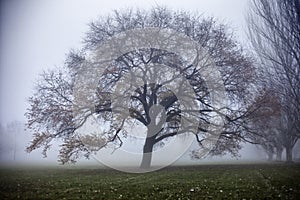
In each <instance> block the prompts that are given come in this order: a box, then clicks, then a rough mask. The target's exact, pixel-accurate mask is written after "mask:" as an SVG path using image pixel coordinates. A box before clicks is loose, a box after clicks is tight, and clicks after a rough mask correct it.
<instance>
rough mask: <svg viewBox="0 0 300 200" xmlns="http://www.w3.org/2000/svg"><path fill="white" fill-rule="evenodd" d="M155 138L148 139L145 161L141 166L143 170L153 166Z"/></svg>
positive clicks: (145, 145)
mask: <svg viewBox="0 0 300 200" xmlns="http://www.w3.org/2000/svg"><path fill="white" fill-rule="evenodd" d="M154 141H155V138H154V137H147V138H146V141H145V144H144V149H143V159H142V162H141V165H140V168H141V169H148V168H150V166H151V159H152V151H153V146H154Z"/></svg>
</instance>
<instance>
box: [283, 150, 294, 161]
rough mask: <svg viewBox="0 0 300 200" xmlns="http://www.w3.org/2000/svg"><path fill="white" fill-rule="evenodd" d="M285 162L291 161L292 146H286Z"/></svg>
mask: <svg viewBox="0 0 300 200" xmlns="http://www.w3.org/2000/svg"><path fill="white" fill-rule="evenodd" d="M285 151H286V162H293V148H292V147H286V148H285Z"/></svg>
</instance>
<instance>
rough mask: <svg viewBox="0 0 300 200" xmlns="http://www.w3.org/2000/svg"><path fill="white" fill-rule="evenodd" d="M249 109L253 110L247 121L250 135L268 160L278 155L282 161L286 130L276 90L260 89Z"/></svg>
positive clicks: (277, 157) (277, 158)
mask: <svg viewBox="0 0 300 200" xmlns="http://www.w3.org/2000/svg"><path fill="white" fill-rule="evenodd" d="M249 110H252V111H253V112H252V114H251V115H249V118H248V119H249V121H248V122H247V125H248V126H249V130H251V133H252V134H249V135H248V137H249V138H250V140H251V141H252V142H253V143H254V144H256V145H258V146H260V147H261V148H262V149H263V150H264V151H265V152H266V154H267V156H268V160H270V161H271V160H273V157H274V155H276V160H278V161H280V160H281V156H282V152H283V148H284V144H283V138H284V135H285V131H286V130H285V129H284V125H283V121H282V118H283V116H282V114H283V113H282V107H281V103H280V99H279V98H278V96H277V95H276V93H274V91H272V90H267V89H266V88H264V89H263V90H260V91H259V95H258V96H256V98H255V100H254V101H253V104H251V106H250V107H249Z"/></svg>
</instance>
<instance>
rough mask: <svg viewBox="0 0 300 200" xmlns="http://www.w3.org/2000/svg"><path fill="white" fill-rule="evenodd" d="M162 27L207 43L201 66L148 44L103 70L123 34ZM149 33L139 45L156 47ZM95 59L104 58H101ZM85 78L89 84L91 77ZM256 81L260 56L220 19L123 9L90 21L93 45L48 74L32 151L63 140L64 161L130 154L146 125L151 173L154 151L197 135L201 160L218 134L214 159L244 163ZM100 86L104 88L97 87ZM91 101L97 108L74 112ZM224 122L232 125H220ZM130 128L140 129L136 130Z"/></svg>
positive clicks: (36, 101) (38, 97)
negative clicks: (123, 150) (124, 150)
mask: <svg viewBox="0 0 300 200" xmlns="http://www.w3.org/2000/svg"><path fill="white" fill-rule="evenodd" d="M153 28H154V29H155V30H159V31H158V32H160V31H161V32H163V31H166V33H167V34H169V35H168V36H170V38H172V37H173V35H172V34H170V33H173V32H172V31H174V32H176V33H177V34H179V35H181V36H183V38H184V37H186V38H190V39H191V40H193V41H194V42H195V44H197V45H196V47H195V49H197V50H199V51H200V50H205V51H203V52H201V53H199V52H197V55H196V58H197V59H193V60H189V59H188V58H187V56H185V55H179V54H178V53H177V52H176V51H177V50H176V49H178V48H179V46H176V45H175V47H174V49H175V50H174V52H172V51H170V50H166V49H165V48H160V47H162V46H156V47H153V46H142V47H140V48H138V49H137V48H136V49H133V50H130V51H126V52H123V51H120V52H121V54H119V55H118V57H114V58H113V59H112V60H110V62H109V63H105V65H104V67H103V63H100V60H99V59H98V58H99V56H100V57H101V56H103V54H105V53H107V52H102V54H101V52H100V53H99V49H101V48H102V47H103V46H104V45H106V44H107V42H111V41H112V42H113V41H114V40H113V39H114V37H116V36H119V35H121V36H122V34H123V35H124V34H125V36H126V33H132V34H134V33H142V32H139V31H141V30H142V31H143V30H150V29H153ZM170 30H171V31H170ZM130 31H135V32H130ZM140 35H141V34H140ZM140 35H136V36H135V35H130V37H129V38H134V39H142V40H145V41H147V38H146V37H141V36H140ZM170 38H166V41H165V42H166V43H165V44H172V42H174V41H171V40H170ZM148 39H149V41H150V40H151V38H148ZM158 40H159V39H158ZM145 41H142V42H145ZM127 42H128V41H127ZM168 42H169V43H168ZM176 42H178V44H179V42H182V41H176ZM124 46H126V43H124ZM113 49H114V48H112V47H111V51H113ZM107 51H108V53H110V50H107ZM95 52H96V55H97V56H98V57H97V56H94V55H95ZM178 52H179V51H178ZM203 55H204V56H203ZM199 56H201V57H200V58H199ZM205 58H209V59H205ZM99 63H100V64H99ZM99 66H102V68H101V71H102V73H101V74H100V76H98V74H95V73H92V71H90V70H89V69H92V68H93V69H94V68H95V67H96V68H97V67H99ZM213 66H214V68H213ZM210 69H217V72H216V71H215V73H218V76H219V77H220V80H215V83H212V82H211V81H210V82H209V81H208V79H207V76H212V77H218V76H217V75H216V74H214V72H213V71H209V70H210ZM83 72H84V73H87V74H88V77H89V79H87V78H84V76H81V74H82V73H83ZM204 72H206V75H205V73H204ZM132 74H134V75H132ZM253 75H254V68H253V65H252V60H251V58H250V57H249V56H247V55H246V54H245V53H244V52H243V49H242V48H241V47H240V45H239V44H238V43H237V42H236V41H235V40H234V37H233V34H232V32H230V30H229V29H228V27H227V26H225V25H223V24H220V23H218V22H216V20H214V19H213V18H203V17H202V16H201V15H198V14H194V13H189V12H183V11H180V12H179V11H171V10H168V9H166V8H162V7H157V8H153V9H151V10H149V11H145V10H130V9H129V10H124V11H115V12H114V13H113V14H112V15H110V16H107V17H101V18H99V20H97V21H93V22H92V23H90V30H89V31H88V33H87V34H86V37H85V38H84V46H83V48H82V49H81V50H79V51H74V50H73V51H71V52H70V53H69V55H68V56H67V58H66V62H65V66H63V67H61V68H58V69H54V70H50V71H47V72H44V73H43V74H42V75H41V77H40V79H39V81H38V82H37V84H36V88H35V93H34V94H33V95H32V96H31V97H30V99H29V102H30V107H29V108H28V111H27V113H26V116H27V118H28V123H27V125H28V127H29V128H30V129H32V130H33V131H34V139H33V140H32V143H31V144H30V146H29V147H28V148H27V149H28V151H32V150H34V149H36V148H40V147H42V148H43V149H44V153H45V154H46V151H47V150H48V149H49V147H50V146H51V142H53V140H54V139H61V140H62V144H61V149H60V152H59V158H60V161H61V162H62V163H66V162H70V161H71V162H75V161H76V160H77V159H78V158H79V157H81V156H85V157H87V158H88V157H89V156H90V155H91V153H93V151H99V150H100V149H102V148H105V147H108V146H111V145H112V146H114V147H115V148H120V147H122V145H123V139H124V138H125V137H128V136H130V135H131V134H132V133H131V132H132V131H137V130H140V129H139V127H145V128H146V130H147V131H146V132H145V133H143V134H144V137H145V143H144V148H143V159H142V162H141V167H144V168H147V167H149V166H150V164H151V155H152V152H153V149H155V148H163V147H164V145H165V144H166V143H168V141H169V140H170V139H171V138H173V137H179V136H181V135H185V134H191V135H193V136H194V137H195V139H196V140H197V142H198V144H199V149H195V150H194V151H192V156H193V157H194V158H201V157H203V156H204V155H202V154H201V152H202V153H203V149H204V148H206V147H205V143H206V142H207V141H209V140H210V138H211V136H212V135H214V134H215V131H214V130H219V131H218V132H219V133H218V136H217V140H216V141H215V143H214V144H215V145H214V146H213V147H212V148H211V149H209V151H208V152H207V153H206V155H207V154H210V155H219V154H225V153H227V152H229V153H231V154H232V155H234V156H236V155H237V154H238V150H239V149H240V142H241V141H243V140H246V137H245V136H246V134H247V132H246V131H245V126H244V124H243V119H244V117H246V116H247V115H248V114H250V113H248V110H247V105H248V104H249V101H250V100H251V98H250V96H251V94H250V93H251V84H252V82H253V77H254V76H253ZM205 76H206V77H205ZM82 77H83V78H82ZM178 77H181V79H180V78H178ZM94 80H96V81H97V86H96V88H93V87H90V84H92V81H94ZM128 80H130V81H128ZM210 80H214V79H213V78H211V79H210ZM217 81H221V83H217ZM78 83H80V84H78ZM220 85H221V86H220ZM91 88H92V90H91ZM220 88H223V89H224V92H225V93H224V95H225V96H224V97H225V99H223V101H224V102H225V104H221V103H220V102H217V103H214V99H216V97H215V96H214V95H213V94H214V91H218V90H220ZM116 91H118V93H117V94H118V95H115V94H116ZM190 92H192V94H193V95H190V94H191V93H190ZM81 98H82V99H84V101H85V102H89V105H88V106H86V105H85V107H81V108H80V109H77V108H74V107H76V106H78V104H77V103H78V101H80V100H81ZM116 102H117V103H116ZM186 105H189V106H186ZM124 113H126V114H124ZM90 117H93V118H92V119H93V120H94V121H95V123H96V124H99V125H100V126H98V127H99V128H98V129H96V130H93V131H90V133H89V134H86V133H85V134H84V136H82V135H80V134H78V132H80V130H81V129H82V127H83V126H84V125H85V124H86V123H88V121H89V119H91V118H90ZM218 117H219V118H218ZM216 118H218V119H219V120H220V119H221V121H222V123H221V124H219V123H217V122H216ZM191 120H192V122H191ZM193 122H196V124H197V126H196V127H195V126H194V125H193ZM129 126H131V127H133V128H131V129H128V127H129ZM84 131H87V129H85V130H84ZM170 153H172V152H170Z"/></svg>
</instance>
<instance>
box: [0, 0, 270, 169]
mask: <svg viewBox="0 0 300 200" xmlns="http://www.w3.org/2000/svg"><path fill="white" fill-rule="evenodd" d="M247 2H248V1H247V0H185V1H181V0H166V1H162V0H145V1H139V0H123V1H121V0H120V1H117V0H109V1H98V0H91V1H84V0H52V1H39V0H27V1H16V0H15V1H11V0H6V1H1V6H0V7H1V11H0V13H1V28H0V30H1V35H0V38H1V39H0V45H1V46H0V48H1V49H0V111H1V112H0V123H1V125H2V127H4V130H7V129H6V125H7V124H8V123H10V122H12V121H15V120H17V121H19V122H20V123H21V124H22V125H21V126H22V127H23V123H24V122H25V121H26V119H25V117H24V113H25V112H26V108H27V107H28V103H27V101H26V99H27V98H28V97H29V96H30V95H31V94H32V90H33V87H34V83H35V81H36V79H37V78H38V75H39V74H40V73H41V72H42V71H43V70H46V69H49V68H53V67H57V66H61V65H63V63H64V59H65V55H66V53H68V51H69V50H70V49H72V48H74V49H79V48H80V47H81V42H82V38H83V37H84V34H85V32H86V31H87V30H88V26H87V24H88V23H89V22H91V20H96V19H97V17H99V16H102V15H106V14H109V13H110V12H112V10H114V9H126V8H141V9H147V8H151V7H154V6H157V5H161V6H167V7H169V8H171V9H175V10H178V9H184V10H188V11H194V12H199V13H204V15H205V16H215V17H216V18H218V19H219V20H220V21H221V22H224V23H226V24H228V25H229V26H230V27H232V28H233V30H234V31H235V35H236V38H237V40H238V41H240V42H241V43H242V44H244V45H247V44H246V34H245V31H246V23H245V19H244V16H245V13H246V11H247ZM23 129H24V127H23V128H21V129H20V130H18V131H17V132H9V131H5V133H2V134H1V150H2V153H1V162H12V163H33V162H34V163H53V164H57V162H56V160H57V153H58V146H57V145H56V144H54V145H53V146H52V147H51V150H50V151H49V153H48V157H47V158H43V156H42V154H41V150H36V151H33V152H32V153H30V154H28V153H26V152H25V148H26V145H28V143H29V141H30V139H31V134H30V133H29V132H28V131H24V130H23ZM264 158H265V155H264V153H262V151H260V150H259V149H257V148H256V147H255V146H253V145H249V144H248V145H246V144H245V145H244V148H243V149H242V151H241V159H242V160H262V159H264ZM215 159H216V160H223V161H224V160H228V159H229V160H236V158H231V157H230V156H224V157H222V158H220V157H216V158H215ZM207 160H208V161H209V159H207ZM95 162H96V161H95V160H92V159H91V160H90V161H89V162H88V163H95ZM186 162H189V163H197V162H199V161H191V160H190V158H189V156H188V152H187V153H186V154H185V155H184V156H183V157H182V158H181V159H180V160H178V161H177V163H186ZM79 163H86V161H84V160H80V161H79Z"/></svg>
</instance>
